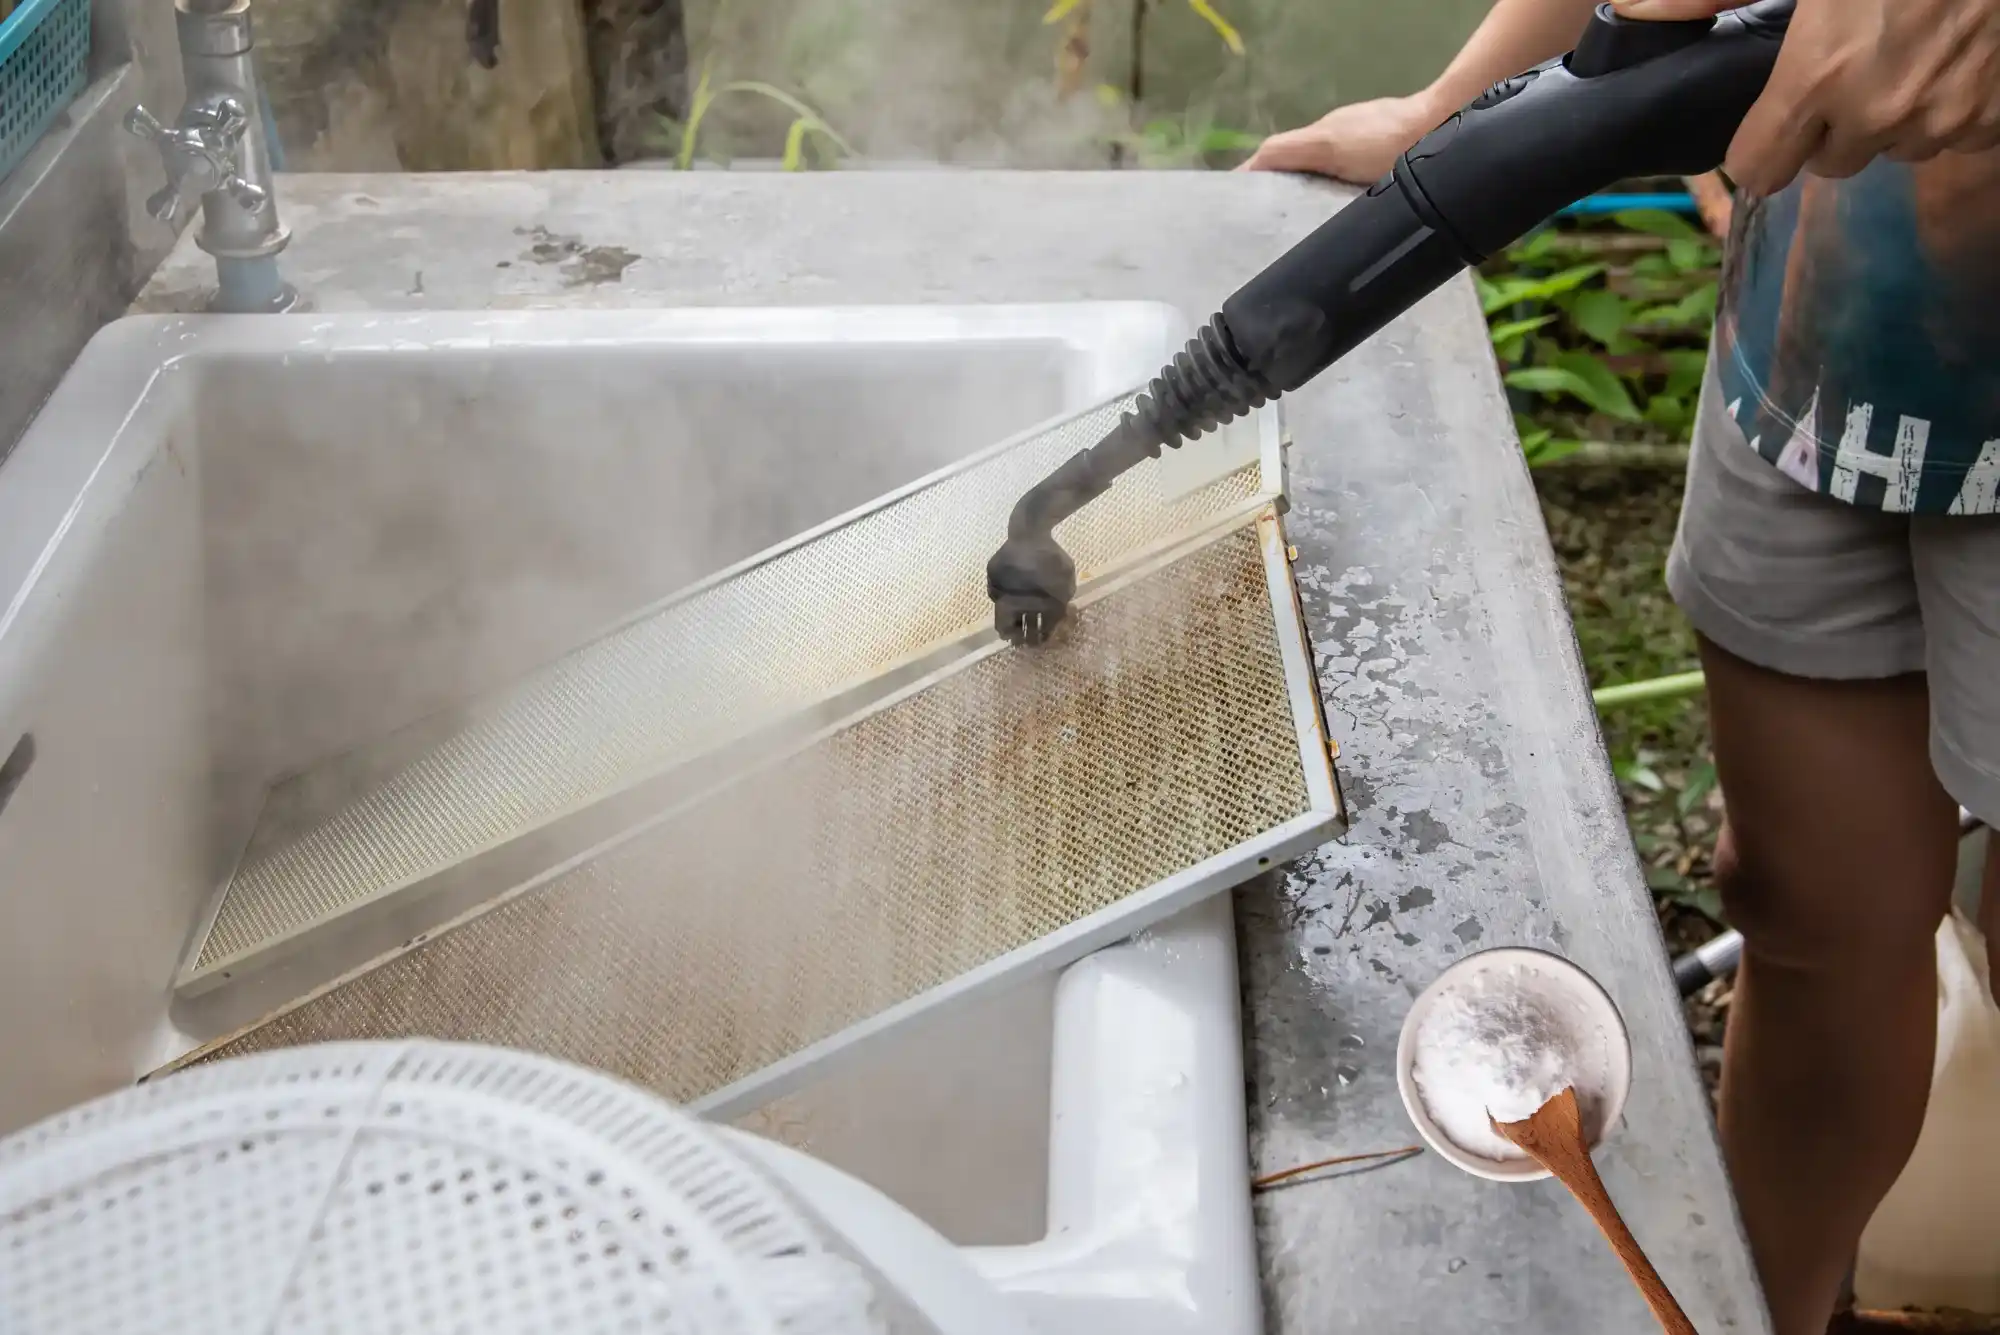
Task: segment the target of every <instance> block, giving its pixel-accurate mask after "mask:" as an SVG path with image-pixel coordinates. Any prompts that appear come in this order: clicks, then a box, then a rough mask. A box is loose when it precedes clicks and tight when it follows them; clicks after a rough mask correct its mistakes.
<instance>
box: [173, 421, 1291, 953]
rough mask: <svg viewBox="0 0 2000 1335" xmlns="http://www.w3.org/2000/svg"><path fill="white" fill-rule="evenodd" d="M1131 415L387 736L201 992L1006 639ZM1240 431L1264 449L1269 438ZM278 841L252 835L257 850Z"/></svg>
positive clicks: (1158, 508)
mask: <svg viewBox="0 0 2000 1335" xmlns="http://www.w3.org/2000/svg"><path fill="white" fill-rule="evenodd" d="M1129 403H1130V400H1129V398H1128V399H1121V400H1119V401H1117V402H1115V403H1111V404H1108V405H1105V406H1103V407H1100V408H1097V409H1095V410H1093V411H1090V412H1087V413H1084V414H1082V415H1080V416H1078V417H1075V418H1071V419H1069V420H1067V421H1065V422H1063V423H1062V424H1060V425H1057V426H1055V427H1052V428H1049V429H1047V430H1045V431H1042V432H1041V433H1039V434H1037V435H1034V436H1031V437H1029V438H1026V439H1024V440H1022V441H1020V442H1017V443H1015V444H1014V445H1012V446H1010V447H1007V448H1005V449H1002V450H999V451H997V452H995V453H994V454H992V455H989V456H987V457H986V458H984V459H982V460H980V461H978V462H977V463H975V464H973V465H971V466H969V467H967V468H965V469H964V470H962V471H958V472H954V473H949V474H946V475H943V476H941V477H939V478H937V479H935V480H933V481H932V482H931V483H929V484H928V485H926V486H924V487H922V488H921V489H920V490H918V491H915V492H913V493H911V494H908V495H904V496H901V497H899V498H896V499H894V500H891V501H890V502H888V503H886V504H885V505H883V506H882V507H880V508H878V509H876V510H873V511H872V512H869V513H866V514H864V515H862V516H860V517H859V518H856V519H854V520H852V521H849V522H847V523H844V524H842V525H840V526H838V527H836V528H833V529H831V530H830V531H828V532H826V533H824V534H822V535H820V536H818V537H816V538H813V539H812V540H810V541H807V542H804V543H802V544H800V545H797V546H793V547H790V548H788V549H780V550H778V551H776V552H775V553H772V554H767V555H766V556H764V557H760V558H758V559H757V560H756V561H754V562H753V563H751V564H749V565H748V566H746V567H741V568H739V569H738V570H737V571H736V572H734V573H730V574H727V575H725V576H723V577H721V578H719V579H717V580H715V581H713V582H711V583H709V584H707V585H706V586H703V587H700V588H698V589H696V590H694V591H691V592H690V593H687V594H683V595H680V596H677V597H676V598H675V599H673V600H671V601H669V602H668V603H666V604H663V605H661V606H659V607H656V608H654V609H652V610H650V611H648V612H646V613H644V614H642V615H640V616H639V617H637V618H635V619H633V620H631V621H629V622H627V623H626V624H625V625H624V626H623V627H621V628H620V629H618V630H616V631H613V632H612V633H610V634H608V635H606V636H604V637H603V638H601V639H599V640H597V641H595V642H593V643H591V644H589V645H587V646H585V647H584V648H582V649H580V650H578V651H576V652H574V653H572V654H570V655H569V656H567V657H565V658H563V659H561V660H559V661H557V662H555V663H553V664H550V665H549V666H547V667H545V668H543V669H541V670H539V671H537V672H536V673H534V674H533V675H531V676H529V677H528V678H526V679H525V680H523V681H521V682H520V683H519V684H518V685H516V686H515V687H513V688H511V689H510V690H507V691H505V692H503V693H501V694H500V695H499V696H498V697H497V698H494V699H491V700H489V701H487V702H485V703H483V704H481V705H479V706H475V707H474V709H473V710H472V711H471V712H472V718H471V721H470V722H469V724H468V725H467V726H466V727H464V728H463V730H461V731H458V732H456V733H455V734H453V735H451V736H449V737H447V738H445V739H444V740H443V741H442V742H438V741H435V740H429V741H423V742H421V743H419V744H416V745H414V746H412V744H411V743H410V742H409V741H408V740H407V739H406V738H405V737H404V736H403V735H402V734H399V735H398V736H395V737H391V738H388V739H385V740H384V742H383V743H382V745H381V747H380V749H381V750H382V751H384V752H387V753H390V754H395V753H396V749H397V748H398V747H399V746H401V747H403V748H405V749H410V750H413V751H414V753H415V755H414V759H411V760H409V761H408V762H407V763H405V764H403V765H402V766H401V767H400V768H397V769H395V770H393V771H392V773H391V776H390V777H389V778H388V779H387V780H386V781H384V782H382V783H380V784H379V785H378V786H376V787H374V788H372V789H371V790H368V791H365V792H364V793H363V794H362V795H361V796H359V797H358V798H355V799H353V800H351V801H349V802H348V803H347V804H346V805H345V806H343V807H341V808H339V809H338V810H336V811H334V812H333V813H332V814H331V815H330V816H328V817H327V818H326V819H324V820H322V821H321V822H319V823H318V824H316V825H309V826H307V827H306V828H305V829H304V830H303V832H301V833H300V834H298V835H297V836H296V837H294V838H291V839H290V840H289V841H271V842H275V843H276V844H277V846H276V847H275V848H274V849H271V850H270V851H268V852H264V853H261V854H259V855H255V856H253V857H252V858H250V859H248V860H246V863H245V865H243V866H242V867H241V868H240V869H239V870H238V872H237V873H236V875H235V876H234V877H233V879H232V880H231V882H230V884H229V886H228V888H227V890H226V891H225V892H224V895H223V898H222V902H221V904H220V906H219V908H218V910H217V913H216V916H215V918H214V921H213V923H212V925H211V926H210V928H209V930H208V933H207V935H206V937H205V938H204V939H203V941H202V943H201V946H200V948H199V950H198V951H197V952H196V954H195V957H194V959H193V961H192V963H191V964H190V966H189V967H188V969H187V971H186V973H185V974H184V975H183V978H182V981H183V983H186V982H188V981H190V980H192V979H196V978H202V977H209V976H215V975H221V974H224V973H225V972H226V971H227V970H228V969H229V968H230V967H231V966H233V965H235V964H237V963H239V962H241V961H243V960H245V959H246V958H248V957H250V956H254V955H255V954H257V953H258V952H260V951H262V950H265V949H267V948H269V947H271V946H273V945H275V944H277V943H279V942H283V941H287V940H290V939H293V938H295V937H297V936H299V935H301V934H304V933H306V932H309V931H311V930H313V929H314V928H315V927H317V926H321V925H324V924H327V923H329V922H331V921H333V920H335V919H337V918H338V917H340V915H342V914H344V913H347V912H349V911H350V910H353V909H355V908H357V907H359V906H361V905H364V904H367V903H369V902H370V901H373V900H376V899H379V898H380V897H381V896H384V895H386V894H389V893H391V892H393V891H395V890H397V889H399V888H403V887H407V886H411V885H414V884H417V883H419V882H422V881H424V880H425V879H427V878H429V877H431V876H434V875H437V874H438V873H440V872H443V871H446V870H448V869H450V868H451V867H453V866H455V865H457V864H459V863H461V862H464V861H465V860H466V859H468V858H471V857H474V856H476V855H478V854H480V853H482V852H484V851H486V850H489V849H492V848H495V847H498V846H500V845H502V844H505V843H507V842H508V841H510V840H513V839H516V838H519V837H520V836H522V835H524V834H527V833H529V832H531V831H534V830H536V829H537V828H539V827H542V826H545V825H547V824H549V823H550V822H551V821H554V820H556V819H558V818H560V817H562V816H563V815H564V814H565V813H568V812H572V811H576V810H578V809H581V808H583V807H586V806H588V805H590V804H591V803H593V802H594V801H596V800H598V799H601V798H603V797H605V796H608V795H611V794H614V793H617V792H619V791H621V790H623V789H625V788H627V787H629V786H631V785H632V784H634V783H636V782H639V781H641V780H643V779H646V778H648V777H651V776H653V775H656V774H659V773H662V772H663V771H666V770H669V769H671V768H673V767H674V766H676V765H678V764H681V763H684V762H686V761H688V760H691V759H694V758H695V757H697V756H700V755H703V754H706V753H709V752H712V751H713V750H714V749H715V748H717V747H720V746H723V745H725V744H727V743H729V742H730V741H732V740H734V739H739V738H741V737H743V736H745V735H747V734H749V733H750V732H752V731H754V730H755V729H756V728H757V727H759V726H760V725H763V724H767V723H769V722H771V721H772V720H773V719H774V718H779V717H784V716H786V715H788V714H790V713H792V712H795V711H796V710H798V709H799V708H801V707H802V706H805V705H808V704H811V703H813V702H815V701H818V700H822V699H824V698H826V697H828V696H829V695H832V694H835V693H837V692H838V691H840V690H842V689H844V688H847V687H851V686H854V685H857V684H859V683H862V682H865V681H867V680H869V679H871V678H873V677H875V676H877V675H879V674H880V673H882V672H884V671H885V670H887V669H889V668H892V667H895V666H896V665H898V664H900V663H902V662H905V661H907V660H908V659H910V658H911V657H912V656H914V655H917V654H919V653H921V652H922V651H924V650H926V649H929V648H932V647H934V646H937V645H939V644H941V643H943V642H946V641H949V640H952V639H955V638H957V637H960V636H963V635H965V634H966V633H968V632H970V631H973V630H976V629H977V628H979V627H981V626H985V625H987V624H989V623H990V620H991V617H992V606H991V604H990V603H989V602H988V600H987V595H986V576H985V565H986V560H987V558H988V557H989V556H991V555H992V553H993V551H994V549H995V548H996V547H998V546H999V544H1000V541H1001V539H1002V538H1003V537H1004V536H1005V534H1006V520H1007V514H1008V511H1009V510H1011V509H1012V507H1013V505H1014V502H1015V501H1016V500H1017V499H1019V497H1020V496H1021V494H1022V493H1023V492H1024V491H1026V490H1027V489H1028V488H1029V487H1030V486H1032V485H1033V484H1034V483H1035V482H1036V481H1037V480H1039V479H1040V478H1042V477H1043V476H1045V475H1046V474H1047V473H1048V472H1049V471H1050V470H1052V469H1053V468H1054V467H1055V466H1056V465H1057V464H1059V463H1060V462H1062V461H1063V460H1064V459H1066V458H1068V457H1069V456H1070V455H1071V454H1073V453H1075V452H1076V451H1077V450H1078V449H1080V448H1083V447H1084V446H1087V445H1091V444H1095V443H1096V442H1097V440H1099V439H1100V438H1101V437H1102V436H1103V434H1104V433H1105V432H1106V431H1108V430H1109V429H1110V427H1111V426H1112V425H1113V424H1114V423H1115V422H1116V420H1117V418H1118V415H1119V413H1120V412H1121V411H1123V409H1124V408H1125V407H1126V406H1128V405H1129ZM1228 429H1230V430H1240V431H1255V430H1256V423H1255V420H1254V419H1252V420H1250V421H1246V422H1241V423H1236V424H1233V425H1232V426H1231V427H1230V428H1228ZM1279 485H1280V484H1279V481H1278V480H1277V479H1275V478H1271V479H1266V478H1265V477H1264V476H1263V469H1262V467H1261V466H1260V465H1258V464H1251V465H1249V466H1247V467H1245V468H1242V469H1239V470H1238V471H1236V472H1234V473H1231V474H1229V475H1227V476H1225V477H1223V478H1221V479H1219V480H1217V481H1214V482H1211V483H1209V484H1207V485H1206V486H1203V487H1200V488H1198V489H1196V490H1193V491H1191V492H1188V493H1187V494H1185V495H1183V496H1179V497H1169V496H1167V495H1165V494H1163V490H1162V487H1161V481H1160V470H1159V466H1158V464H1157V463H1156V462H1149V463H1147V464H1146V465H1144V466H1142V467H1140V468H1137V469H1134V470H1133V471H1132V472H1130V473H1128V474H1127V475H1126V476H1125V477H1123V478H1121V479H1120V480H1119V482H1118V483H1117V485H1116V486H1114V487H1113V488H1112V489H1111V491H1110V492H1109V493H1107V494H1106V495H1105V496H1103V497H1101V498H1100V499H1098V500H1097V501H1096V502H1095V503H1093V504H1092V505H1090V506H1089V507H1088V508H1086V509H1085V510H1084V511H1083V512H1082V513H1081V514H1079V515H1077V516H1076V517H1075V518H1073V519H1071V520H1070V521H1069V522H1068V523H1066V524H1064V525H1063V526H1062V528H1061V529H1060V530H1058V537H1059V538H1060V539H1061V541H1062V543H1063V545H1064V547H1065V548H1066V549H1067V550H1068V551H1069V552H1070V554H1071V555H1072V556H1073V557H1074V558H1075V559H1076V563H1077V567H1078V572H1079V575H1080V577H1082V578H1084V579H1088V578H1090V577H1091V576H1092V575H1094V574H1097V573H1099V572H1101V571H1102V570H1104V569H1105V568H1106V567H1107V566H1110V565H1113V564H1115V563H1117V562H1118V561H1120V560H1121V558H1125V557H1128V556H1131V555H1132V554H1134V553H1135V552H1138V551H1142V550H1145V549H1147V548H1150V547H1153V546H1155V545H1156V544H1158V543H1160V542H1161V541H1163V540H1165V539H1168V538H1171V537H1172V536H1174V535H1175V534H1177V533H1186V532H1191V531H1194V530H1196V529H1198V528H1200V527H1201V526H1202V525H1203V524H1205V523H1207V522H1211V521H1214V520H1217V519H1220V518H1222V517H1223V516H1226V515H1227V514H1229V513H1231V512H1232V511H1236V510H1240V509H1244V508H1247V507H1248V506H1250V505H1251V504H1253V503H1254V502H1255V500H1256V499H1257V498H1259V497H1269V496H1272V495H1275V493H1276V489H1277V487H1278V486H1279ZM422 726H424V725H421V724H420V725H413V727H412V729H406V730H405V734H413V733H414V730H415V728H417V727H422ZM317 776H318V772H317V771H309V772H307V773H306V774H304V775H301V776H298V777H297V778H294V779H292V780H290V781H288V784H287V785H283V786H295V785H304V784H311V783H313V782H314V781H315V779H316V778H317ZM281 796H283V794H282V793H274V800H272V801H271V802H269V803H267V807H266V817H265V819H266V820H269V819H271V817H270V814H269V813H270V812H271V811H272V810H274V809H284V808H285V807H286V806H287V805H288V804H287V803H285V802H282V801H278V800H276V799H277V798H278V797H281ZM265 842H266V841H265V840H263V839H260V838H256V837H253V839H252V841H251V847H252V848H253V849H258V848H260V847H261V846H262V845H263V844H264V843H265Z"/></svg>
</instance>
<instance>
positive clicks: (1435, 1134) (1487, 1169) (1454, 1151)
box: [1396, 946, 1632, 1182]
mask: <svg viewBox="0 0 2000 1335" xmlns="http://www.w3.org/2000/svg"><path fill="white" fill-rule="evenodd" d="M1514 967H1520V968H1524V969H1527V970H1530V971H1532V972H1533V973H1534V974H1536V975H1537V976H1538V977H1539V978H1540V979H1541V980H1542V981H1544V982H1545V983H1546V984H1547V985H1548V986H1550V987H1552V988H1556V989H1560V990H1561V991H1562V992H1563V993H1566V994H1567V995H1568V996H1569V997H1571V998H1573V999H1574V1000H1575V1001H1576V1002H1577V1004H1578V1005H1579V1006H1580V1007H1581V1008H1582V1009H1583V1011H1584V1013H1585V1014H1586V1015H1588V1016H1589V1017H1590V1018H1591V1020H1592V1021H1593V1022H1594V1023H1593V1024H1592V1025H1591V1029H1592V1031H1593V1032H1592V1034H1591V1035H1590V1041H1589V1042H1588V1043H1587V1050H1586V1051H1585V1052H1584V1053H1583V1054H1581V1055H1582V1058H1583V1060H1584V1061H1585V1062H1586V1063H1587V1068H1586V1069H1587V1070H1588V1072H1589V1077H1588V1079H1587V1081H1582V1082H1579V1083H1580V1084H1585V1083H1587V1084H1589V1085H1594V1086H1595V1087H1596V1088H1597V1089H1598V1090H1600V1091H1601V1092H1602V1093H1601V1097H1600V1099H1599V1101H1598V1102H1597V1105H1596V1108H1595V1111H1594V1114H1593V1111H1592V1110H1591V1109H1590V1108H1588V1107H1586V1108H1585V1110H1584V1126H1583V1132H1584V1138H1585V1139H1586V1140H1588V1141H1589V1143H1590V1145H1591V1147H1592V1148H1593V1149H1594V1148H1596V1146H1597V1145H1598V1144H1600V1143H1601V1142H1602V1141H1603V1139H1604V1137H1605V1134H1606V1133H1607V1132H1609V1131H1610V1129H1611V1128H1612V1127H1614V1126H1616V1125H1618V1118H1619V1116H1620V1115H1621V1114H1623V1112H1624V1111H1625V1096H1626V1095H1627V1094H1628V1093H1630V1092H1631V1089H1632V1038H1631V1035H1630V1034H1629V1033H1627V1032H1626V1029H1625V1017H1624V1016H1622V1015H1620V1014H1619V1013H1618V1007H1617V1006H1616V1005H1615V1004H1614V1003H1613V1002H1612V1000H1611V997H1610V996H1609V994H1607V993H1606V992H1605V990H1604V989H1603V988H1602V987H1600V986H1599V985H1598V982H1597V980H1596V979H1595V978H1592V977H1591V976H1590V975H1589V974H1587V973H1585V972H1584V971H1583V970H1582V969H1580V968H1578V967H1577V966H1576V965H1574V964H1572V963H1570V962H1569V961H1568V960H1566V959H1564V958H1563V957H1562V956H1560V955H1553V954H1550V953H1549V952H1548V951H1546V950H1531V949H1528V948H1526V947H1522V946H1503V947H1500V948H1498V949H1495V950H1482V951H1479V952H1477V953H1476V954H1472V955H1467V956H1466V957H1465V958H1464V959H1462V960H1459V961H1458V962H1457V963H1455V964H1453V965H1452V966H1451V967H1450V968H1448V969H1446V970H1445V971H1444V972H1443V973H1441V974H1439V975H1438V976H1437V979H1436V981H1434V982H1433V983H1432V984H1431V985H1430V986H1429V987H1427V988H1425V989H1424V990H1423V991H1422V992H1421V993H1420V994H1418V996H1417V999H1416V1000H1415V1001H1414V1002H1412V1003H1411V1004H1410V1013H1409V1014H1408V1015H1406V1016H1405V1017H1404V1018H1403V1032H1402V1036H1401V1037H1400V1038H1398V1039H1397V1041H1396V1088H1397V1089H1398V1090H1400V1091H1401V1093H1402V1095H1403V1107H1404V1108H1406V1109H1408V1110H1409V1114H1410V1120H1411V1121H1412V1122H1414V1123H1416V1127H1417V1131H1418V1133H1419V1134H1420V1135H1422V1136H1423V1138H1424V1142H1425V1143H1426V1144H1427V1145H1429V1146H1430V1147H1431V1148H1432V1149H1433V1150H1435V1151H1437V1153H1438V1154H1439V1155H1441V1156H1443V1157H1444V1158H1445V1159H1446V1160H1448V1161H1450V1162H1451V1163H1453V1164H1456V1165H1457V1166H1458V1167H1460V1168H1463V1169H1464V1170H1465V1171H1466V1172H1468V1173H1471V1174H1473V1175H1474V1176H1476V1177H1483V1178H1488V1179H1490V1180H1492V1181H1494V1182H1536V1181H1540V1180H1541V1179H1542V1178H1545V1177H1547V1176H1548V1175H1549V1170H1548V1169H1546V1168H1544V1167H1542V1166H1541V1165H1540V1164H1538V1163H1536V1162H1535V1161H1534V1160H1533V1159H1512V1160H1500V1159H1488V1158H1486V1157H1485V1156H1484V1155H1479V1154H1473V1153H1470V1152H1469V1151H1466V1150H1463V1149H1460V1148H1459V1147H1458V1146H1457V1145H1454V1144H1453V1143H1452V1142H1451V1141H1450V1140H1449V1139H1447V1138H1446V1136H1445V1134H1444V1132H1443V1131H1441V1130H1439V1129H1438V1125H1437V1123H1436V1122H1433V1121H1432V1120H1431V1115H1430V1113H1429V1112H1428V1111H1427V1110H1426V1109H1425V1108H1424V1100H1423V1096H1422V1095H1421V1094H1419V1093H1418V1092H1417V1079H1416V1074H1415V1069H1414V1068H1415V1065H1416V1038H1417V1026H1419V1025H1420V1024H1422V1023H1423V1019H1424V1015H1425V1014H1426V1012H1428V1011H1429V1010H1430V1008H1431V1006H1432V1004H1433V1003H1435V1002H1436V1001H1437V999H1438V998H1439V997H1440V996H1442V995H1443V994H1445V993H1446V992H1449V991H1451V990H1452V989H1453V988H1455V987H1458V986H1459V985H1461V984H1463V983H1464V982H1466V981H1467V980H1468V979H1470V978H1473V977H1476V976H1478V975H1479V974H1482V973H1489V972H1492V971H1494V970H1497V969H1507V968H1514ZM1579 1092H1581V1091H1579Z"/></svg>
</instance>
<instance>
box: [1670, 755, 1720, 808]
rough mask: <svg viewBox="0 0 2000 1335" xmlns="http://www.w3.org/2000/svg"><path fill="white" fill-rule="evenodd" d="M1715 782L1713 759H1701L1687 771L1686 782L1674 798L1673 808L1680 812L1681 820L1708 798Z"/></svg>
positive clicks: (1713, 789)
mask: <svg viewBox="0 0 2000 1335" xmlns="http://www.w3.org/2000/svg"><path fill="white" fill-rule="evenodd" d="M1715 782H1716V780H1715V762H1714V761H1713V760H1703V761H1702V762H1701V763H1700V764H1698V765H1696V766H1695V767H1694V768H1693V769H1691V770H1689V771H1688V778H1687V784H1686V786H1684V787H1683V788H1682V789H1681V792H1680V796H1679V797H1677V798H1675V799H1674V809H1675V810H1676V811H1678V812H1680V814H1681V819H1682V820H1686V819H1687V818H1688V817H1689V816H1691V815H1693V814H1694V812H1695V809H1696V808H1697V807H1699V806H1701V804H1702V803H1704V802H1706V801H1707V800H1708V795H1709V794H1710V793H1712V792H1714V791H1715Z"/></svg>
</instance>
